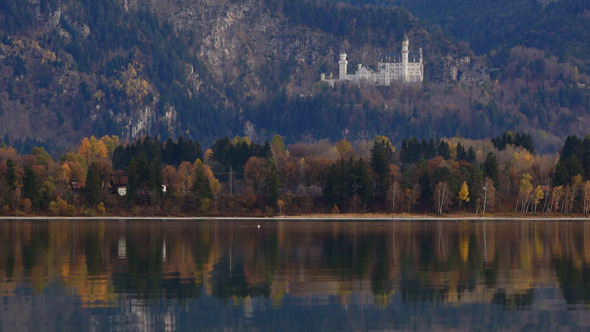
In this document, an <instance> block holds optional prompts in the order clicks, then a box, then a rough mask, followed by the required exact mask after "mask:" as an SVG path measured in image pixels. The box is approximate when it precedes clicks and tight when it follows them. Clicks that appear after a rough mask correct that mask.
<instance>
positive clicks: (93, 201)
mask: <svg viewBox="0 0 590 332" xmlns="http://www.w3.org/2000/svg"><path fill="white" fill-rule="evenodd" d="M101 191H102V189H101V182H100V174H99V171H98V167H97V166H96V164H95V163H94V162H93V163H92V164H91V165H90V167H89V168H88V173H87V174H86V186H85V188H84V192H85V196H86V205H87V206H89V207H96V206H97V205H98V203H100V202H101V200H102V199H101V196H102V195H101V194H102V192H101Z"/></svg>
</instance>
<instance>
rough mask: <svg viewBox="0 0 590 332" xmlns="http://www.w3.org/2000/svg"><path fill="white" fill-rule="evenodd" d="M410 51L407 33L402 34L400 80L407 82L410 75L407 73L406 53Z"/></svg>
mask: <svg viewBox="0 0 590 332" xmlns="http://www.w3.org/2000/svg"><path fill="white" fill-rule="evenodd" d="M409 53H410V40H409V39H408V35H407V34H404V41H403V42H402V80H403V81H404V82H408V81H409V79H410V77H409V75H408V55H409Z"/></svg>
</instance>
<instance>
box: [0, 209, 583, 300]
mask: <svg viewBox="0 0 590 332" xmlns="http://www.w3.org/2000/svg"><path fill="white" fill-rule="evenodd" d="M237 225H238V223H232V224H229V223H228V224H223V223H195V224H189V223H178V224H175V223H169V224H167V223H160V222H128V223H120V224H117V223H109V222H104V221H97V222H84V223H75V222H72V223H70V222H64V221H56V222H48V221H42V222H5V223H0V280H5V281H4V283H0V286H3V287H5V288H6V289H8V291H7V292H8V293H6V294H9V293H10V292H14V289H16V288H17V287H20V286H19V283H20V284H23V283H22V281H25V282H24V285H25V286H24V287H29V285H32V286H31V287H34V288H35V289H36V290H41V291H42V290H44V289H45V288H46V287H47V286H48V285H49V281H48V280H57V279H59V278H61V279H60V280H62V281H63V285H64V286H65V287H66V288H68V289H72V290H74V292H76V293H77V294H79V295H80V298H81V299H82V300H83V301H90V302H92V301H98V302H100V301H103V302H104V301H109V300H112V299H116V298H117V297H116V296H113V295H116V294H114V293H123V294H130V296H132V297H138V298H161V297H164V298H180V299H184V298H196V297H198V296H200V295H201V294H202V293H203V292H204V289H206V290H207V291H211V292H212V293H211V294H212V295H213V296H215V297H219V298H230V297H254V296H270V295H271V294H270V293H271V292H276V293H273V294H272V295H273V298H275V297H274V296H275V295H277V298H278V297H281V296H283V295H284V294H287V293H289V292H291V294H292V295H294V296H299V295H301V294H302V292H303V293H304V292H308V291H310V289H314V290H313V291H314V292H320V293H321V292H325V294H329V295H334V294H339V295H344V296H347V295H350V294H353V293H354V292H365V291H367V289H366V288H365V285H366V283H364V282H356V281H357V280H358V281H367V282H370V290H369V291H370V292H371V293H372V294H373V295H374V296H375V299H376V301H379V300H384V301H383V303H388V302H389V300H390V299H389V298H388V296H390V295H391V294H394V293H397V294H399V296H400V297H401V300H402V301H404V302H438V301H441V302H442V301H447V302H452V301H455V302H458V303H460V302H463V303H468V302H477V301H487V302H488V303H495V304H497V305H501V306H506V307H508V308H526V307H527V306H528V305H529V304H530V303H531V301H533V298H532V294H534V289H535V288H536V285H537V284H539V283H542V284H544V285H545V284H558V285H559V287H561V290H562V293H563V297H564V298H565V300H566V301H567V303H568V304H570V305H573V304H579V303H585V304H587V303H590V244H589V243H590V232H584V230H583V229H582V228H583V227H584V225H585V224H584V223H564V224H558V223H534V222H525V223H520V222H509V223H501V222H498V223H493V224H492V223H488V224H487V226H485V227H486V228H483V227H482V224H481V223H477V222H475V223H471V222H469V223H467V222H466V223H455V222H452V223H438V224H433V223H419V222H408V223H398V224H386V223H383V224H381V223H371V224H368V223H365V224H360V223H354V224H353V223H338V224H336V223H334V224H330V225H329V226H327V225H326V224H313V223H310V224H303V223H299V224H298V223H289V222H285V223H281V224H280V226H279V224H278V223H277V224H276V226H275V224H273V223H268V224H267V225H266V226H265V227H262V228H257V227H255V226H256V224H254V225H251V224H248V222H244V223H243V224H240V225H239V227H238V226H237ZM250 226H254V227H250ZM318 226H319V227H318ZM361 226H362V227H361ZM398 226H399V227H398ZM123 239H124V240H123ZM119 240H120V241H119ZM164 243H166V248H167V249H166V250H165V251H164V249H163V246H164ZM119 246H120V247H119ZM230 248H231V249H230ZM228 249H229V250H228ZM230 250H231V252H232V255H231V256H230V255H228V252H229V251H230ZM554 276H556V277H557V278H556V279H555V278H554ZM306 282H310V283H315V284H314V286H313V287H309V288H306V287H299V285H301V286H306V285H305V283H306ZM556 282H557V283H556ZM293 285H297V286H298V287H291V286H293ZM314 287H315V288H314ZM556 287H557V286H556ZM305 295H307V294H305ZM377 297H379V300H377ZM97 299H98V300H97Z"/></svg>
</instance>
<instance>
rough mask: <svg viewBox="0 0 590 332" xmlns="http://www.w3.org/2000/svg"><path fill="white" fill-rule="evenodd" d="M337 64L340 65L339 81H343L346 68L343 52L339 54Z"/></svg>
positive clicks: (346, 62) (346, 63)
mask: <svg viewBox="0 0 590 332" xmlns="http://www.w3.org/2000/svg"><path fill="white" fill-rule="evenodd" d="M338 64H339V65H340V75H339V78H340V79H341V80H345V79H346V70H347V68H348V61H346V53H344V52H342V53H340V61H338Z"/></svg>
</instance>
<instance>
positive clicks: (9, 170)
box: [6, 159, 16, 190]
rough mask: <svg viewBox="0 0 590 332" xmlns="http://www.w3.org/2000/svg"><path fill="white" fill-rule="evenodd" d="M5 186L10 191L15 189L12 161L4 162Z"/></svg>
mask: <svg viewBox="0 0 590 332" xmlns="http://www.w3.org/2000/svg"><path fill="white" fill-rule="evenodd" d="M6 184H7V185H8V187H9V188H10V190H15V189H16V170H15V167H14V161H12V159H7V160H6Z"/></svg>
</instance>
